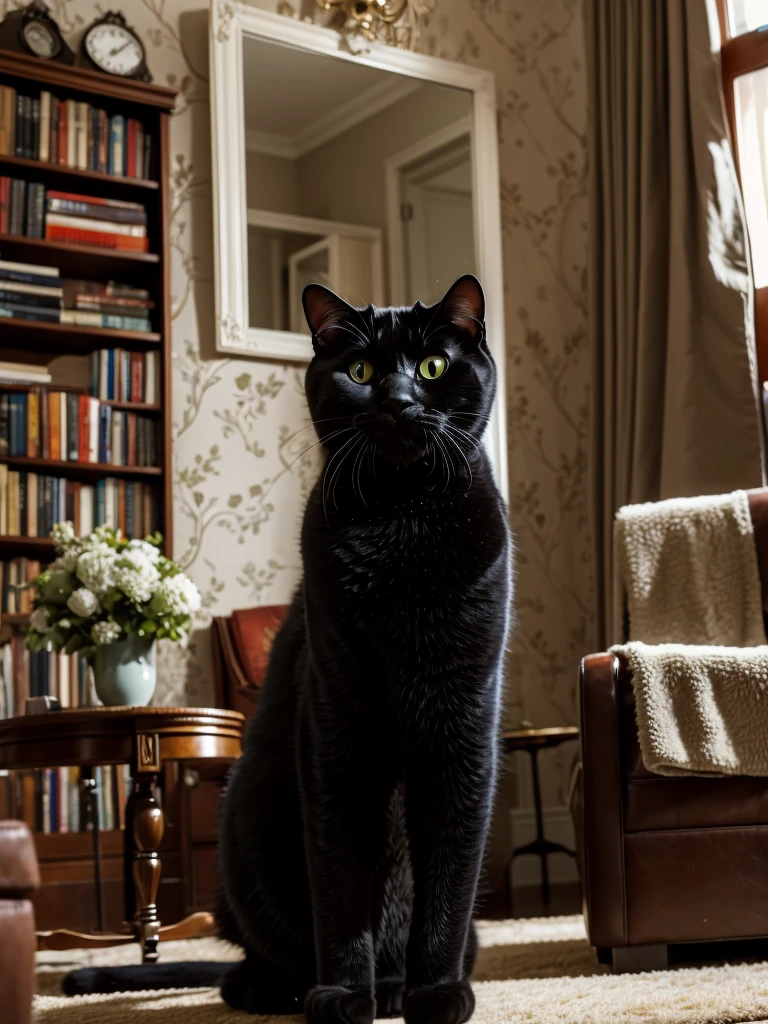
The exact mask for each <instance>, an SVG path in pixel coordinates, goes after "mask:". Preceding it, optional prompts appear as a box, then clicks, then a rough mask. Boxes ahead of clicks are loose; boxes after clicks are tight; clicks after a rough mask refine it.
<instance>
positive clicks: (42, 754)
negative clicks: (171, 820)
mask: <svg viewBox="0 0 768 1024" xmlns="http://www.w3.org/2000/svg"><path fill="white" fill-rule="evenodd" d="M243 722H244V718H243V716H242V715H241V714H240V713H239V712H238V711H222V710H219V709H212V708H159V707H158V708H130V707H118V708H108V707H97V708H77V709H73V710H70V711H52V712H48V713H47V714H42V715H26V716H24V717H23V718H9V719H6V720H4V721H0V768H7V769H17V770H18V769H21V770H24V769H34V768H58V767H66V766H73V767H86V768H88V767H92V766H93V765H108V764H130V765H131V769H132V771H133V791H132V793H131V794H130V796H129V798H128V803H127V806H126V815H125V829H126V845H125V862H124V872H125V881H126V885H125V890H126V921H127V922H129V923H128V925H127V929H126V932H125V933H122V934H114V935H109V934H104V933H101V934H100V933H94V934H86V933H80V932H73V931H68V930H66V929H59V930H57V931H53V932H39V933H38V949H74V948H77V947H92V948H98V947H104V946H114V945H119V944H123V943H129V942H139V943H140V944H141V950H142V960H143V962H144V963H151V962H154V961H155V960H157V958H158V950H157V944H158V942H159V941H160V940H167V939H182V938H193V937H195V936H199V935H205V934H212V932H213V915H212V914H207V913H197V914H192V915H190V916H189V917H187V918H185V919H184V920H183V921H180V922H178V923H177V924H172V925H168V926H164V927H161V926H160V919H159V917H158V913H157V902H156V901H157V890H158V886H159V884H160V872H161V869H162V865H161V863H160V855H159V853H158V848H159V846H160V843H161V841H162V838H163V831H164V819H163V811H162V808H161V806H160V804H159V803H158V801H157V800H156V799H155V785H156V783H157V777H158V775H159V773H160V771H161V769H162V765H163V763H164V762H165V761H181V760H185V761H186V760H202V759H207V758H210V759H216V760H220V761H222V762H227V761H234V760H235V759H236V758H238V757H239V756H240V753H241V749H242V735H243ZM98 842H99V836H98V830H95V834H94V843H95V850H96V853H98ZM97 860H98V857H97ZM97 884H98V880H97Z"/></svg>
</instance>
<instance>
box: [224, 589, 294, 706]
mask: <svg viewBox="0 0 768 1024" xmlns="http://www.w3.org/2000/svg"><path fill="white" fill-rule="evenodd" d="M287 614H288V605H283V604H278V605H265V606H264V607H261V608H243V609H238V610H237V611H234V612H232V614H231V615H229V616H227V617H226V618H224V617H217V618H214V620H213V668H214V685H215V688H216V705H217V707H220V708H227V709H228V710H231V711H240V712H242V713H243V714H244V715H245V717H246V718H249V717H250V716H251V715H252V714H253V712H254V711H255V710H256V705H257V703H258V699H259V688H260V687H261V685H262V683H263V682H264V677H265V675H266V671H267V665H268V664H269V652H270V650H271V649H272V643H273V641H274V639H275V636H276V635H277V631H278V630H279V629H280V626H281V625H282V623H283V620H284V619H285V617H286V615H287Z"/></svg>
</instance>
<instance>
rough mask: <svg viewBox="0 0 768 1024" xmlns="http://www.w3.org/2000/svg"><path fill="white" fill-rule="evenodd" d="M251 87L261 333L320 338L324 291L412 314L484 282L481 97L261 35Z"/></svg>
mask: <svg viewBox="0 0 768 1024" xmlns="http://www.w3.org/2000/svg"><path fill="white" fill-rule="evenodd" d="M243 90H244V118H245V147H246V148H245V178H246V202H247V219H248V270H247V275H248V304H249V325H250V326H251V327H255V328H269V329H272V330H283V331H291V332H301V333H307V327H306V322H305V320H304V316H303V313H302V309H301V293H302V290H303V288H304V286H305V285H306V284H308V283H309V282H310V281H317V282H320V283H322V284H325V285H327V286H328V287H329V288H331V289H333V290H334V291H336V292H338V293H339V294H340V295H343V296H344V297H345V298H346V299H347V300H348V301H350V302H352V303H355V304H361V305H365V304H367V303H369V302H371V301H373V302H375V303H376V304H377V305H389V304H392V305H401V304H405V303H413V302H415V301H416V299H421V300H422V301H423V302H427V303H431V302H435V301H436V300H437V299H439V298H440V297H441V296H442V295H443V293H444V292H445V290H446V288H447V287H448V285H449V284H450V283H451V282H452V281H454V280H455V279H456V278H457V277H459V276H460V275H461V274H465V273H475V272H476V266H475V253H476V247H475V240H474V211H473V184H472V161H471V152H472V150H471V109H472V97H471V94H470V93H468V92H466V91H464V90H462V89H455V88H451V87H449V86H445V85H436V84H433V83H430V82H422V81H421V80H418V79H412V78H407V77H405V76H403V75H399V74H396V73H393V72H391V71H385V70H379V69H376V68H372V67H367V66H364V65H360V64H356V63H352V62H349V61H345V60H341V59H337V58H333V57H326V56H324V55H320V54H317V53H311V52H306V51H302V50H297V49H294V48H292V47H289V46H284V45H280V44H275V43H272V42H268V41H266V40H264V39H256V38H252V37H250V38H249V37H247V36H246V37H245V38H244V41H243ZM425 125H427V126H428V128H427V129H426V130H425Z"/></svg>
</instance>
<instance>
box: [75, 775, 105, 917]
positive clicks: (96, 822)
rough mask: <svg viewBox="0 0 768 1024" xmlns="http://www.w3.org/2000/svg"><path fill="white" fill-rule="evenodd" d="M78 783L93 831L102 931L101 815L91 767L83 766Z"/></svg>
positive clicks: (97, 893)
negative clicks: (83, 795) (84, 799)
mask: <svg viewBox="0 0 768 1024" xmlns="http://www.w3.org/2000/svg"><path fill="white" fill-rule="evenodd" d="M80 785H81V786H82V788H83V792H84V793H85V798H86V801H87V804H88V817H89V819H90V825H91V829H92V831H93V874H94V880H95V883H96V930H97V931H100V932H103V931H104V885H103V882H102V877H101V817H100V815H99V786H98V783H97V781H96V776H95V774H94V771H93V768H83V769H81V772H80Z"/></svg>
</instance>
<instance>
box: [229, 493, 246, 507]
mask: <svg viewBox="0 0 768 1024" xmlns="http://www.w3.org/2000/svg"><path fill="white" fill-rule="evenodd" d="M242 500H243V496H242V494H230V496H229V498H228V499H227V505H229V507H230V508H237V506H238V505H239V504H240V502H241V501H242Z"/></svg>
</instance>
